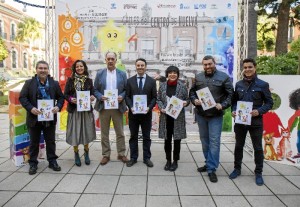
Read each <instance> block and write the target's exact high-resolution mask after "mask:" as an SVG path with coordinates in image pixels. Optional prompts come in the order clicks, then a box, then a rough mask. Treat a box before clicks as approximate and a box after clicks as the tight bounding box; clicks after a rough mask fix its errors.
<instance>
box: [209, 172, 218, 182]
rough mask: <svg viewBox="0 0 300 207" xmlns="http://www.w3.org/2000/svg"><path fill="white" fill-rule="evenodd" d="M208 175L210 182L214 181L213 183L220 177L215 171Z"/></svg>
mask: <svg viewBox="0 0 300 207" xmlns="http://www.w3.org/2000/svg"><path fill="white" fill-rule="evenodd" d="M208 177H209V180H210V182H212V183H216V182H218V178H217V175H216V173H215V172H211V173H208Z"/></svg>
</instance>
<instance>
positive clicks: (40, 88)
mask: <svg viewBox="0 0 300 207" xmlns="http://www.w3.org/2000/svg"><path fill="white" fill-rule="evenodd" d="M48 74H49V65H48V63H47V62H45V61H39V62H37V64H36V75H35V76H34V77H32V79H29V80H27V81H26V82H25V84H24V86H23V88H22V90H21V93H20V98H19V100H20V102H21V104H22V106H23V107H24V108H25V109H26V111H27V117H26V124H27V128H28V133H29V135H30V149H29V152H30V159H29V165H30V168H29V174H30V175H33V174H35V173H36V171H37V165H38V161H37V157H38V153H39V143H40V138H41V132H43V134H44V138H45V142H46V152H47V160H48V162H49V168H51V169H53V170H54V171H60V170H61V168H60V166H59V165H58V164H57V162H56V159H57V158H58V157H57V155H56V154H55V149H56V144H55V126H56V120H57V117H56V113H57V112H59V111H60V110H61V108H62V107H63V104H64V96H63V94H62V92H61V89H60V87H59V84H58V82H57V81H54V80H53V78H52V77H50V75H48ZM38 99H39V100H40V99H52V100H53V102H54V103H53V105H54V107H53V109H52V112H53V113H54V120H53V121H38V120H37V116H38V115H39V114H42V112H41V111H40V110H39V109H38V108H37V100H38Z"/></svg>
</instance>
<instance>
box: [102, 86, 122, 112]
mask: <svg viewBox="0 0 300 207" xmlns="http://www.w3.org/2000/svg"><path fill="white" fill-rule="evenodd" d="M104 96H105V97H107V100H105V101H104V109H118V108H119V102H118V89H112V90H104Z"/></svg>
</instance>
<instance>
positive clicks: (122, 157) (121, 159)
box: [118, 155, 128, 163]
mask: <svg viewBox="0 0 300 207" xmlns="http://www.w3.org/2000/svg"><path fill="white" fill-rule="evenodd" d="M118 160H120V161H121V162H123V163H127V162H128V159H127V157H126V156H121V155H118Z"/></svg>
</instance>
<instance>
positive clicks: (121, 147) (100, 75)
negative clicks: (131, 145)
mask: <svg viewBox="0 0 300 207" xmlns="http://www.w3.org/2000/svg"><path fill="white" fill-rule="evenodd" d="M105 61H106V65H107V68H104V69H101V70H99V71H98V72H97V75H96V78H95V83H94V88H95V97H96V98H97V101H96V104H95V109H96V110H97V111H99V113H100V126H101V145H102V155H103V158H102V160H101V162H100V164H101V165H105V164H107V163H108V162H109V160H110V154H111V148H110V143H109V128H110V120H112V121H113V124H114V129H115V132H116V142H117V151H118V157H117V159H118V160H120V161H122V162H124V163H126V162H127V161H128V159H127V158H126V156H125V151H126V146H125V135H124V128H123V114H124V112H125V111H126V110H127V107H126V104H125V100H124V98H125V93H126V92H125V89H126V83H127V77H126V73H125V72H123V71H121V70H119V69H117V68H116V62H117V55H116V53H114V52H107V53H106V55H105ZM112 89H118V102H119V108H118V109H105V108H104V101H105V100H107V97H105V96H104V90H112Z"/></svg>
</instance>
